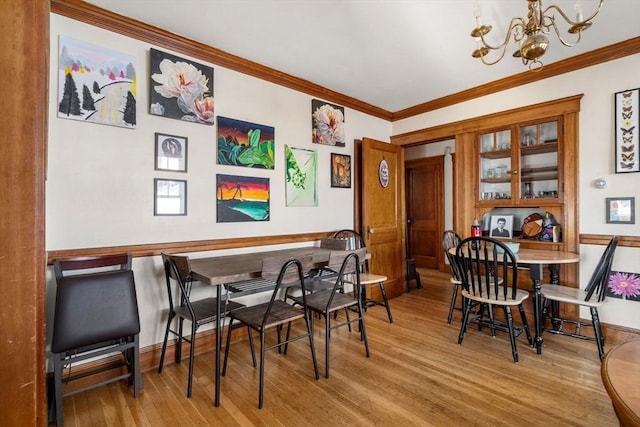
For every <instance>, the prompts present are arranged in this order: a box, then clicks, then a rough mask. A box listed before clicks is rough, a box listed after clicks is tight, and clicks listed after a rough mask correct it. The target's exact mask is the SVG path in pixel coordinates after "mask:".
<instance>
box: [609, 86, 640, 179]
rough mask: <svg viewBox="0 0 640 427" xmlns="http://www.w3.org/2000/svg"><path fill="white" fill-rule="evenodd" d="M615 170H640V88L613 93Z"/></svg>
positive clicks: (619, 171)
mask: <svg viewBox="0 0 640 427" xmlns="http://www.w3.org/2000/svg"><path fill="white" fill-rule="evenodd" d="M615 144H616V152H615V162H616V165H615V170H616V173H629V172H640V88H636V89H628V90H623V91H621V92H616V94H615Z"/></svg>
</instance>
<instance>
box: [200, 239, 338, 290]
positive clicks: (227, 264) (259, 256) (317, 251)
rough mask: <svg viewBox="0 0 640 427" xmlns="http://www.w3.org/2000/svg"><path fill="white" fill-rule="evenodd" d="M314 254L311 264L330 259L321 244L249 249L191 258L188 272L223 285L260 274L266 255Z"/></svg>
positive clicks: (319, 263) (202, 280) (321, 264)
mask: <svg viewBox="0 0 640 427" xmlns="http://www.w3.org/2000/svg"><path fill="white" fill-rule="evenodd" d="M309 253H310V254H312V255H313V264H314V267H316V268H318V267H323V266H325V265H327V263H328V262H329V254H330V253H331V250H330V249H327V248H320V247H313V246H308V247H301V248H290V249H280V250H271V251H263V252H251V253H245V254H236V255H224V256H215V257H207V258H192V259H190V260H189V262H190V264H191V274H192V275H193V277H194V278H195V279H197V280H199V281H201V282H204V283H207V284H209V285H222V284H225V283H233V282H239V281H241V280H249V279H253V278H256V277H260V275H261V273H262V261H263V260H264V259H265V258H267V257H283V258H289V257H291V258H297V257H300V256H302V255H305V254H309Z"/></svg>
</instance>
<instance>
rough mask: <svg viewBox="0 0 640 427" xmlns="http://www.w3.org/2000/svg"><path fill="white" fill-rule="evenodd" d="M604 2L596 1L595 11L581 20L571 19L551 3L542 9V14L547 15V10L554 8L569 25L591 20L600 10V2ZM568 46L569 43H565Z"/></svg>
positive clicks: (602, 1)
mask: <svg viewBox="0 0 640 427" xmlns="http://www.w3.org/2000/svg"><path fill="white" fill-rule="evenodd" d="M603 3H604V0H600V3H598V7H596V9H595V11H594V12H593V13H592V14H591V16H589V17H588V18H586V19H583V20H582V21H573V20H572V19H571V18H569V17H568V16H567V15H566V14H565V13H564V12H563V11H562V9H560V8H559V7H558V6H556V5H555V4H552V5H551V6H547V8H546V9H545V10H544V12H543V15H545V16H546V15H547V12H548V11H549V10H551V9H554V10H556V11H557V12H558V13H559V14H560V16H562V18H563V19H564V20H565V21H567V23H569V24H571V25H577V24H582V23H585V22H589V21H591V20H592V19H593V18H595V16H596V15H597V14H598V12H600V8H601V7H602V4H603ZM567 46H569V45H567Z"/></svg>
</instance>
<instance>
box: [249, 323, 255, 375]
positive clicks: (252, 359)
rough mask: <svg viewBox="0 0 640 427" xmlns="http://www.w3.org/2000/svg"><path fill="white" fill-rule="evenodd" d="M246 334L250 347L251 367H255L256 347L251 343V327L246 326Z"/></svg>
mask: <svg viewBox="0 0 640 427" xmlns="http://www.w3.org/2000/svg"><path fill="white" fill-rule="evenodd" d="M247 336H248V337H249V348H251V361H252V362H253V367H254V368H255V367H256V348H255V346H254V345H253V332H252V331H251V327H250V326H247Z"/></svg>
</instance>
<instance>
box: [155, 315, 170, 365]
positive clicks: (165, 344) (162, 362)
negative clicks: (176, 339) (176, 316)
mask: <svg viewBox="0 0 640 427" xmlns="http://www.w3.org/2000/svg"><path fill="white" fill-rule="evenodd" d="M172 321H173V313H169V318H168V319H167V328H166V329H165V331H164V342H163V343H162V352H161V353H160V365H158V373H159V374H161V373H162V367H163V366H164V355H165V353H166V351H167V342H168V341H169V332H170V331H171V322H172Z"/></svg>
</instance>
